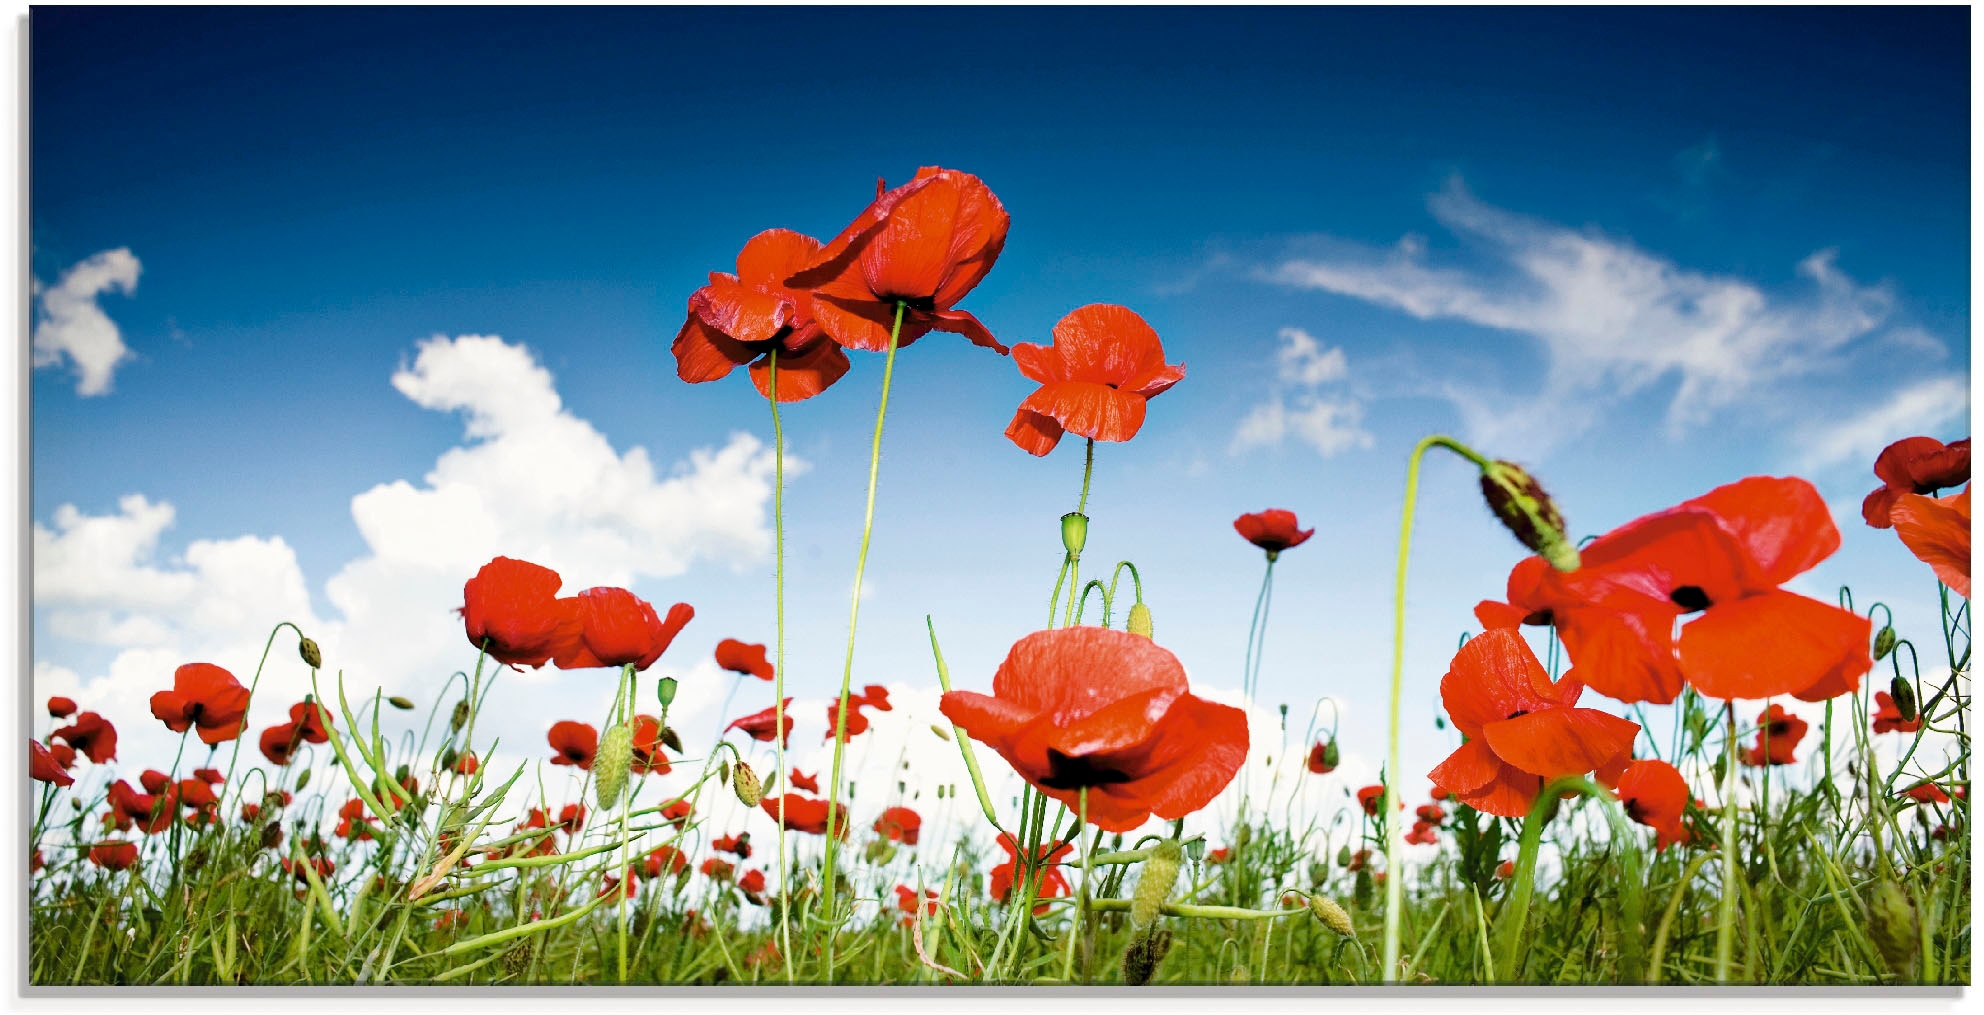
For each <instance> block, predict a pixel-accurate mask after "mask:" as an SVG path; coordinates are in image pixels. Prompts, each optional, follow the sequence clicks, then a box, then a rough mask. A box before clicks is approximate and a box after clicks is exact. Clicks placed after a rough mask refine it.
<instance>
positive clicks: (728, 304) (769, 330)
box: [689, 275, 797, 344]
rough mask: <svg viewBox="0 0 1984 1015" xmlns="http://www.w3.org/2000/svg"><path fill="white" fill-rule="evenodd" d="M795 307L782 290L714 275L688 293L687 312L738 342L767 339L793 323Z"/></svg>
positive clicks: (769, 339) (763, 340)
mask: <svg viewBox="0 0 1984 1015" xmlns="http://www.w3.org/2000/svg"><path fill="white" fill-rule="evenodd" d="M796 309H797V308H796V307H794V306H793V301H792V299H791V298H790V297H788V296H786V295H784V294H782V293H773V292H766V291H765V290H762V289H757V288H753V287H751V286H748V285H745V284H744V283H742V282H739V281H737V280H736V279H734V278H731V277H730V276H728V275H717V276H715V277H714V278H713V279H711V281H710V284H709V285H706V286H704V287H702V288H701V289H698V290H696V292H695V295H693V296H690V297H689V312H690V313H691V314H694V315H696V316H697V317H700V318H702V319H703V321H704V323H706V324H708V325H709V326H710V327H712V328H714V329H716V330H717V331H720V332H722V333H723V334H725V335H728V336H730V337H731V338H732V339H735V340H736V341H738V342H744V343H754V344H755V343H761V342H769V341H771V340H772V339H774V338H776V337H778V333H779V332H781V331H783V330H785V328H786V327H788V326H789V325H791V324H792V323H793V319H794V317H795V316H796Z"/></svg>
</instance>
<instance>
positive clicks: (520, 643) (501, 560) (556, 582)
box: [457, 557, 579, 667]
mask: <svg viewBox="0 0 1984 1015" xmlns="http://www.w3.org/2000/svg"><path fill="white" fill-rule="evenodd" d="M563 584H564V579H562V578H560V577H558V572H556V571H553V570H551V569H550V568H548V567H541V566H539V565H537V564H532V563H530V562H529V561H524V560H515V559H512V558H509V557H497V558H496V559H494V560H492V561H490V562H489V563H487V564H484V565H482V569H481V570H480V571H477V572H476V573H475V577H473V578H470V579H469V580H468V582H467V583H466V584H464V585H463V586H462V607H461V609H460V610H458V611H457V612H459V613H460V614H461V615H462V628H463V630H464V632H465V633H467V635H468V643H469V644H470V645H473V646H475V647H476V648H478V649H480V648H482V647H483V645H484V642H487V643H488V653H489V658H491V659H494V660H496V661H497V662H499V663H504V664H506V665H509V666H513V667H523V666H531V667H537V666H543V665H544V664H545V663H547V662H549V661H550V660H551V657H552V656H554V655H557V654H559V653H561V652H572V651H575V650H576V646H577V642H578V638H579V615H578V602H577V600H576V599H560V598H558V588H559V586H561V585H563Z"/></svg>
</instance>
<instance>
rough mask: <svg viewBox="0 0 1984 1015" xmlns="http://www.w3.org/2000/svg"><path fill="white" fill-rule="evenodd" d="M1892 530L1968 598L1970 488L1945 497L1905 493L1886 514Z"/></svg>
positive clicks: (1920, 559) (1938, 577) (1959, 592)
mask: <svg viewBox="0 0 1984 1015" xmlns="http://www.w3.org/2000/svg"><path fill="white" fill-rule="evenodd" d="M1888 517H1889V518H1891V519H1893V521H1894V534H1895V535H1897V536H1900V537H1901V545H1903V546H1906V547H1908V552H1910V553H1912V554H1914V555H1915V559H1916V560H1919V561H1921V562H1922V563H1924V564H1927V565H1929V567H1930V568H1931V569H1932V570H1934V571H1935V572H1936V578H1937V579H1938V580H1939V581H1941V582H1942V583H1943V584H1945V585H1948V586H1949V587H1950V588H1952V589H1955V590H1956V593H1957V595H1960V596H1962V597H1963V598H1965V599H1969V598H1970V488H1969V487H1967V486H1966V487H1964V488H1963V491H1962V492H1961V493H1956V494H1952V495H1951V496H1948V497H1924V496H1922V495H1921V494H1916V493H1904V494H1902V495H1901V496H1900V497H1898V498H1896V500H1895V504H1894V510H1893V511H1891V512H1890V513H1889V515H1888Z"/></svg>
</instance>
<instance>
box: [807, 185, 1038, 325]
mask: <svg viewBox="0 0 1984 1015" xmlns="http://www.w3.org/2000/svg"><path fill="white" fill-rule="evenodd" d="M882 187H883V184H882V183H881V182H879V181H877V183H876V188H877V190H878V191H880V192H879V193H877V194H876V195H875V202H874V203H873V204H871V205H869V206H868V208H867V210H865V211H863V212H862V213H861V215H860V216H859V217H857V218H856V219H855V220H854V221H853V222H852V223H850V224H849V225H848V227H847V228H846V229H843V230H841V234H840V235H839V236H836V237H834V239H833V241H832V242H831V243H828V244H827V245H826V247H825V248H823V249H822V250H821V251H820V253H819V254H818V255H817V256H815V257H814V258H813V261H812V263H811V264H810V265H808V266H807V267H806V268H805V269H804V270H802V271H799V272H796V273H794V274H793V275H792V276H790V277H788V278H787V279H786V280H785V284H786V285H787V286H790V287H793V288H805V289H811V290H812V291H813V319H814V320H815V321H816V322H818V324H819V326H820V327H821V328H822V329H823V330H824V331H826V333H827V335H828V336H829V337H831V338H832V339H833V340H834V341H835V342H838V343H840V344H841V345H842V346H843V347H845V348H849V349H862V350H865V351H867V352H887V351H888V348H889V329H890V327H891V326H892V325H893V323H894V321H895V313H896V304H897V303H902V304H904V305H905V307H906V308H907V309H906V310H905V312H904V314H903V319H902V330H901V332H900V334H899V337H898V340H897V345H898V347H907V346H908V345H909V344H910V343H911V342H914V341H916V340H917V339H918V338H921V337H922V336H923V335H925V334H927V333H928V332H931V331H948V332H950V333H952V334H956V335H963V336H964V337H966V338H968V339H970V340H971V341H972V343H973V344H974V345H982V346H985V347H987V348H991V349H996V350H998V351H999V352H1000V353H1001V354H1004V353H1005V352H1006V347H1005V346H1003V345H1000V344H999V341H998V340H997V339H995V338H993V337H992V333H991V332H989V331H987V330H985V325H983V324H980V323H979V322H978V318H976V317H973V316H971V314H969V313H967V312H965V311H962V310H954V309H952V308H953V307H954V306H956V304H957V302H958V301H959V300H961V299H963V298H964V297H965V294H966V293H969V292H970V291H971V289H972V287H973V286H976V285H977V284H978V282H979V280H980V279H983V278H984V277H985V273H986V272H989V271H991V270H992V262H994V261H996V260H997V259H998V257H999V251H1000V250H1001V249H1003V248H1004V247H1005V245H1006V228H1007V226H1008V225H1009V224H1010V219H1009V217H1008V216H1007V215H1006V209H1005V207H1004V206H1002V205H1001V204H1000V203H999V199H998V198H997V197H994V196H993V194H992V191H991V190H990V189H989V188H987V187H986V186H985V184H984V183H983V182H982V181H980V180H979V179H978V177H976V176H973V175H971V174H970V173H960V172H957V171H956V170H951V169H938V168H936V167H934V166H926V167H924V168H922V169H919V170H917V172H916V178H915V179H913V180H911V181H910V182H908V183H905V184H903V185H902V186H900V187H897V188H895V189H894V190H882V189H881V188H882Z"/></svg>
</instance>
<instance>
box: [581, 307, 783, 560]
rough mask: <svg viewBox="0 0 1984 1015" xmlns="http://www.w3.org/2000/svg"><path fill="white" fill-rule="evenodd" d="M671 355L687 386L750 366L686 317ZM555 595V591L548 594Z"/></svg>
mask: <svg viewBox="0 0 1984 1015" xmlns="http://www.w3.org/2000/svg"><path fill="white" fill-rule="evenodd" d="M669 351H670V352H672V353H674V354H675V376H677V377H680V378H681V379H683V380H685V381H688V382H689V383H691V384H701V383H703V382H705V381H715V380H721V379H722V378H723V377H725V376H726V375H728V374H729V373H730V371H731V370H733V369H735V368H737V367H738V366H741V365H742V364H745V363H749V362H751V356H752V353H751V350H749V349H746V348H744V346H742V345H740V344H738V343H737V342H734V341H732V340H731V339H730V337H729V336H727V335H725V334H723V333H722V332H720V331H718V330H716V329H715V328H712V327H710V326H709V325H707V324H704V323H703V319H702V318H700V317H697V316H696V315H695V314H693V313H692V314H690V315H689V319H688V320H686V321H684V322H682V330H681V331H679V332H677V333H676V334H675V344H674V345H672V346H670V347H669ZM552 591H553V592H556V591H557V590H556V589H553V590H552Z"/></svg>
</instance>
